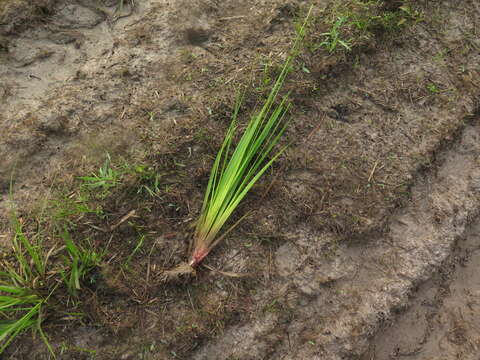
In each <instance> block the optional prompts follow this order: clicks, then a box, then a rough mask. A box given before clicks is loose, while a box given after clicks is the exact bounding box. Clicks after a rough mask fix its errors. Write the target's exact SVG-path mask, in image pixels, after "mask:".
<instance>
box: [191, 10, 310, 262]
mask: <svg viewBox="0 0 480 360" xmlns="http://www.w3.org/2000/svg"><path fill="white" fill-rule="evenodd" d="M311 10H312V8H310V10H309V12H308V14H307V16H306V18H305V20H304V22H303V24H302V25H301V26H300V27H298V29H297V36H296V38H295V42H294V44H293V47H292V50H291V53H290V55H289V56H288V57H287V59H286V61H285V63H284V64H283V67H282V69H281V72H280V74H279V75H278V77H277V79H276V81H275V83H274V84H273V87H272V89H271V91H270V93H269V95H268V97H267V98H266V100H265V101H264V103H263V106H262V107H261V109H260V111H259V112H258V113H256V114H254V115H253V116H252V117H251V118H250V121H249V123H248V125H247V127H246V129H245V131H244V133H243V135H242V136H241V138H240V140H239V142H238V144H237V145H236V147H235V149H233V151H232V147H233V145H232V143H233V139H234V136H235V130H236V128H237V116H238V112H239V109H240V105H241V103H242V97H241V96H240V97H239V99H238V100H237V102H236V106H235V109H234V112H233V117H232V122H231V124H230V127H229V128H228V130H227V133H226V135H225V138H224V141H223V144H222V146H221V148H220V150H219V151H218V153H217V156H216V159H215V161H214V163H213V167H212V170H211V173H210V178H209V181H208V185H207V189H206V191H205V196H204V201H203V206H202V209H201V212H200V216H199V219H198V221H197V224H196V228H195V232H194V235H193V252H192V254H191V258H190V261H189V266H190V267H191V268H194V267H195V266H197V265H198V264H199V263H200V262H201V261H202V260H203V259H204V258H205V256H207V254H208V253H209V252H210V251H211V250H212V249H213V248H214V247H215V246H216V245H217V244H218V243H219V242H220V241H221V240H222V239H223V238H224V237H225V236H226V235H227V234H228V233H229V232H230V231H231V230H232V229H233V228H235V226H236V225H237V224H238V223H239V222H240V221H241V219H240V220H239V221H238V222H237V223H235V224H234V225H233V226H231V227H230V228H229V229H228V230H227V231H225V232H224V233H223V234H222V235H220V236H219V233H220V231H221V230H222V228H223V227H224V225H225V223H226V222H227V220H228V219H229V218H230V217H231V215H232V214H233V212H234V211H235V209H236V208H237V207H238V206H239V204H240V202H241V201H242V199H243V198H244V197H245V196H246V195H247V193H248V192H249V190H250V189H251V188H252V187H253V185H254V184H255V183H256V182H257V181H258V180H259V179H260V177H261V176H262V175H263V174H264V173H265V172H266V171H267V170H268V169H269V168H270V166H271V165H272V164H273V163H274V161H275V160H276V159H277V158H278V157H279V156H280V155H281V154H282V153H283V152H284V150H285V149H286V146H284V147H281V148H280V149H277V145H278V144H279V141H280V139H281V137H282V135H283V134H284V132H285V130H286V127H287V125H288V121H289V120H288V119H287V113H288V110H289V107H290V103H289V102H288V95H285V96H283V97H281V96H280V92H281V90H282V88H283V85H284V82H285V79H286V77H287V75H288V74H289V73H290V72H291V71H292V69H293V61H294V59H295V58H296V56H297V54H298V52H299V49H300V47H301V44H302V41H303V38H304V36H305V33H306V29H307V25H308V23H309V18H310V13H311ZM276 149H277V150H276ZM242 219H243V218H242Z"/></svg>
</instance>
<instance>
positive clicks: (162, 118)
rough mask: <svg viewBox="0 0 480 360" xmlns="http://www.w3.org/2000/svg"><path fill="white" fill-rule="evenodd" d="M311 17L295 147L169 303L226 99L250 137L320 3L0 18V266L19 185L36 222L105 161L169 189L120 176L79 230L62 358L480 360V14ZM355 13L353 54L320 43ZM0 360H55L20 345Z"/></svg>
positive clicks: (434, 5) (137, 7) (53, 6)
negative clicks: (83, 272) (75, 286)
mask: <svg viewBox="0 0 480 360" xmlns="http://www.w3.org/2000/svg"><path fill="white" fill-rule="evenodd" d="M312 3H313V4H314V5H315V7H314V10H313V14H314V17H315V21H314V22H313V24H312V26H311V30H310V35H309V37H308V38H307V39H306V44H305V49H304V51H303V53H302V54H301V55H300V56H299V58H298V61H297V67H298V69H297V70H298V71H296V72H295V73H294V74H293V75H292V76H291V78H290V79H289V81H288V84H287V85H286V86H287V88H288V90H291V94H292V95H291V97H292V103H293V110H292V114H291V116H292V118H293V119H294V121H293V122H292V126H291V127H290V128H289V129H288V133H287V138H288V139H287V141H291V143H292V145H291V146H290V148H289V149H288V151H287V152H286V154H285V156H284V157H283V158H282V159H280V160H279V161H278V163H277V164H276V165H275V167H274V169H273V171H272V173H271V174H269V175H268V176H266V178H265V179H264V180H263V181H262V182H261V183H260V184H259V185H258V186H257V187H256V188H255V189H254V191H253V192H252V194H251V196H249V197H248V199H247V201H246V202H245V204H244V205H242V206H241V208H240V209H239V212H238V213H239V215H240V214H243V213H245V211H246V210H250V209H254V210H255V211H254V214H253V215H251V216H249V217H248V218H247V219H246V220H245V221H244V222H243V223H242V224H241V226H239V227H238V228H237V229H236V230H235V231H234V232H232V234H231V235H229V236H228V239H226V241H225V242H224V243H223V244H222V245H220V246H219V247H218V249H216V250H215V251H214V252H212V254H211V255H209V257H208V258H207V259H206V263H205V265H207V266H208V268H201V269H200V270H199V272H198V274H197V276H196V277H195V278H191V279H182V280H181V281H179V282H177V283H171V284H165V283H162V282H161V281H160V278H161V273H162V271H163V270H164V269H168V268H171V267H173V266H175V265H176V264H178V263H180V262H181V261H183V260H185V259H186V257H187V256H188V251H187V248H188V241H187V233H188V231H189V224H190V223H191V222H192V221H193V220H194V219H195V218H196V216H197V215H198V211H199V209H200V206H201V199H202V194H203V191H204V187H205V185H206V181H207V178H208V172H209V169H210V166H211V162H212V157H213V156H214V154H215V152H216V150H217V149H218V146H219V145H220V144H221V141H222V135H221V134H223V133H224V131H225V129H226V127H227V126H228V121H229V118H230V115H231V109H232V106H233V104H234V100H235V92H236V88H237V87H240V86H243V87H247V89H248V91H247V98H246V101H245V104H244V106H243V107H242V114H241V116H242V121H245V119H246V117H247V114H248V112H249V111H251V110H252V109H253V108H254V107H255V105H256V104H257V103H258V99H259V98H261V96H262V95H263V94H264V93H265V88H268V84H269V82H270V81H271V78H272V77H274V75H275V66H276V65H278V64H279V63H281V61H282V60H283V59H284V58H285V55H286V53H287V52H288V49H289V47H290V44H291V40H292V39H293V37H294V36H295V35H294V34H295V32H294V26H293V25H294V21H295V18H296V17H298V16H302V14H305V12H306V10H307V9H308V5H309V4H310V2H308V3H307V2H303V1H288V2H285V1H277V0H268V1H253V0H252V1H243V2H238V1H233V0H229V1H222V2H219V1H213V0H212V1H209V0H204V1H175V2H171V1H161V0H156V1H155V0H144V1H135V2H130V1H124V4H123V6H122V7H121V8H120V7H119V6H118V4H119V3H118V2H116V1H113V0H112V1H94V0H91V1H90V0H82V1H80V0H78V1H73V0H72V1H60V0H59V1H43V2H42V3H41V4H40V3H39V4H36V5H31V4H29V3H28V2H21V1H6V0H0V16H1V21H0V77H1V79H2V82H1V83H0V104H1V106H2V112H1V113H0V127H1V129H2V130H1V131H2V134H1V137H0V153H1V154H2V156H1V157H0V191H2V196H3V200H2V201H0V211H1V215H2V219H4V221H2V229H3V230H2V234H1V236H0V241H1V242H2V243H3V244H4V247H5V251H8V248H9V243H8V241H9V237H10V230H9V227H8V221H7V219H8V208H9V206H10V205H11V202H9V201H7V200H8V195H9V188H10V181H11V179H13V185H14V186H13V196H14V200H15V206H16V208H17V210H18V211H19V213H20V215H21V216H22V218H23V219H25V221H27V219H28V218H30V217H34V216H36V214H37V212H38V208H39V207H40V208H41V207H42V205H41V204H44V203H45V201H46V200H49V199H55V198H56V197H58V196H59V194H65V192H66V194H67V196H66V198H72V196H73V195H72V194H75V189H76V187H78V176H82V175H85V174H89V173H90V172H91V171H94V170H95V169H97V168H98V167H99V166H100V165H101V164H102V162H103V161H104V159H105V153H106V152H108V153H109V154H110V155H111V156H112V161H113V163H114V164H115V165H116V166H118V167H119V168H120V166H121V165H122V164H123V163H129V164H133V165H134V167H135V166H137V167H138V166H139V164H141V166H146V167H148V168H149V169H150V168H151V169H153V170H154V171H155V173H157V174H160V175H161V176H160V180H159V181H160V189H161V192H160V194H158V196H155V197H149V196H148V195H146V194H145V193H142V192H140V190H141V189H142V187H141V186H144V185H145V184H144V183H142V182H141V180H142V179H140V180H139V178H138V174H136V175H131V174H130V175H128V176H126V178H125V179H124V180H123V181H122V184H121V185H120V186H119V187H118V188H116V189H115V190H114V191H113V192H112V194H110V195H109V196H106V197H104V198H99V199H96V201H97V202H96V205H98V206H101V207H102V211H103V213H102V214H103V215H102V217H96V216H94V214H90V213H89V214H87V215H84V216H83V215H82V216H79V217H75V218H74V219H73V218H72V221H73V220H74V221H75V223H76V225H77V226H76V228H75V229H76V232H75V234H74V236H75V238H76V239H77V240H80V239H85V238H88V239H91V240H92V243H93V244H95V246H98V247H101V246H105V244H108V246H109V247H108V249H109V254H108V256H107V257H106V259H105V261H104V264H102V267H101V269H99V271H98V279H99V280H98V282H97V283H96V285H95V286H91V287H90V288H89V289H88V291H86V292H85V295H84V296H83V297H82V299H81V305H80V310H81V311H82V313H84V314H85V316H84V317H83V318H82V319H81V320H78V321H68V318H69V316H67V315H62V316H56V314H48V320H49V321H47V322H46V323H47V324H48V325H46V331H47V332H48V334H49V336H50V339H51V341H52V344H53V347H54V349H55V350H56V352H57V353H58V354H59V358H61V359H82V358H85V359H88V358H95V359H137V358H141V359H225V360H226V359H231V360H233V359H322V360H323V359H327V360H328V359H332V360H333V359H362V360H367V359H390V358H402V357H408V358H417V359H432V358H435V359H437V358H438V359H457V358H462V359H470V358H471V359H474V358H475V356H476V349H477V346H478V331H477V330H478V329H477V326H476V325H475V324H476V323H478V321H476V320H477V318H478V314H477V309H476V301H477V300H476V299H477V297H478V294H477V292H478V289H476V288H477V287H478V286H479V279H478V277H476V274H475V265H476V263H477V262H478V259H477V257H478V256H477V255H478V254H477V251H476V250H478V249H477V246H476V245H475V242H476V240H477V239H478V236H477V235H476V232H478V225H475V224H476V222H475V219H476V216H477V214H478V210H479V205H480V192H479V190H480V183H479V180H478V179H480V163H479V159H480V127H479V125H478V120H479V117H480V114H479V107H478V98H479V93H480V90H479V89H480V83H479V82H478V79H479V78H480V77H479V75H480V68H479V65H478V64H480V38H479V36H478V29H479V23H478V19H479V18H478V17H476V16H471V14H474V13H478V12H479V11H480V2H479V1H476V0H470V1H461V2H458V1H448V0H443V1H435V2H433V1H419V2H415V3H411V2H402V1H398V2H384V3H382V2H375V6H370V5H369V7H367V8H365V7H362V6H359V5H358V4H357V5H352V4H354V3H355V2H352V1H338V2H333V1H315V2H312ZM363 3H366V2H363ZM405 6H407V7H405ZM345 9H348V11H354V12H355V14H359V15H358V16H357V17H356V19H363V18H362V16H363V17H365V16H366V15H365V13H367V15H368V21H369V22H368V24H369V25H368V26H367V27H366V29H367V30H365V31H364V30H362V31H361V32H359V31H357V30H355V29H356V28H355V26H353V25H352V27H350V28H347V29H346V30H345V33H344V34H343V35H344V36H345V37H346V38H347V39H349V44H350V45H351V48H352V49H351V51H346V50H345V49H342V48H341V46H339V48H338V49H336V50H335V51H328V49H325V48H323V47H318V46H316V45H318V44H319V43H321V42H322V41H324V40H325V35H322V34H325V32H327V31H329V30H331V26H332V21H330V20H331V19H333V21H336V20H335V19H338V17H339V16H340V15H342V16H344V15H345V14H346V12H345V11H346V10H345ZM365 9H367V10H365ZM407 10H408V11H407ZM349 16H350V15H349ZM391 18H393V19H394V20H388V19H391ZM379 19H380V20H381V21H380V20H379ZM385 19H387V20H385ZM265 64H270V66H269V67H268V68H266V67H265ZM265 69H267V70H265ZM12 174H13V175H12ZM39 204H40V205H39ZM133 210H135V216H133V217H131V218H129V221H125V222H122V221H121V219H122V218H123V217H124V216H125V215H126V214H130V213H131V211H133ZM471 223H474V225H473V226H471V225H470V224H471ZM116 224H117V225H116ZM99 229H100V230H99ZM105 229H107V230H105ZM139 236H140V238H141V239H145V240H142V241H144V245H143V248H142V249H141V250H140V254H137V256H132V257H130V254H132V251H133V249H135V246H136V244H138V241H139V240H138V238H139ZM52 241H53V240H52ZM125 259H129V261H130V260H131V263H130V271H124V268H122V266H121V265H122V264H124V262H125ZM212 269H214V270H212ZM215 269H217V270H220V271H217V270H215ZM231 273H233V274H235V275H236V276H234V277H232V276H227V275H228V274H231ZM225 274H227V275H225ZM77 311H78V309H77ZM32 354H35V355H34V357H32ZM7 358H11V359H32V358H36V359H46V358H49V354H48V352H47V351H46V350H45V347H44V345H43V343H42V342H41V340H40V339H38V337H36V338H33V339H32V337H31V335H30V334H25V335H23V336H22V337H21V338H19V339H18V340H17V341H16V342H15V343H14V344H12V345H11V346H10V348H9V350H8V354H7Z"/></svg>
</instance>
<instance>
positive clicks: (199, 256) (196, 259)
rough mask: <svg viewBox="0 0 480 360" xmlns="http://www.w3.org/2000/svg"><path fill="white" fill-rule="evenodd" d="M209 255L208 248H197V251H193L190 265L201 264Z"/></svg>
mask: <svg viewBox="0 0 480 360" xmlns="http://www.w3.org/2000/svg"><path fill="white" fill-rule="evenodd" d="M207 255H208V250H206V249H198V250H195V252H194V253H193V255H192V257H191V259H190V262H189V263H188V265H190V266H191V267H193V268H194V267H196V266H197V265H198V264H200V263H201V262H202V260H203V259H204V258H205V256H207Z"/></svg>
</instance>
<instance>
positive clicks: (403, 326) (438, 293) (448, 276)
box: [363, 221, 480, 359]
mask: <svg viewBox="0 0 480 360" xmlns="http://www.w3.org/2000/svg"><path fill="white" fill-rule="evenodd" d="M479 231H480V226H479V223H478V221H475V222H474V224H473V225H472V226H471V227H470V229H469V230H468V231H467V232H466V233H465V235H464V236H463V237H462V238H460V239H459V240H458V242H457V244H456V246H455V248H454V250H453V251H452V254H451V255H450V257H449V258H448V259H447V260H446V261H445V262H444V263H443V264H442V267H441V268H440V270H439V271H438V272H437V273H436V274H434V275H433V276H432V278H431V279H429V280H428V281H426V282H424V283H422V284H421V285H420V286H419V287H418V289H417V290H416V292H415V295H414V296H413V297H412V299H411V301H410V305H409V307H408V309H407V310H406V311H402V312H401V313H400V314H399V315H398V316H396V318H395V321H394V322H393V323H392V324H391V325H389V326H386V327H384V328H383V329H382V330H381V332H379V335H377V336H376V337H375V340H374V341H373V342H372V343H371V345H370V349H369V351H368V352H367V353H366V354H365V355H364V357H363V359H402V358H407V357H408V358H409V359H476V358H478V347H479V340H480V337H479V336H480V334H479V329H478V323H479V316H480V315H479V311H478V304H479V295H480V292H479V288H480V282H479V276H478V265H479V251H478V250H479V234H480V233H479Z"/></svg>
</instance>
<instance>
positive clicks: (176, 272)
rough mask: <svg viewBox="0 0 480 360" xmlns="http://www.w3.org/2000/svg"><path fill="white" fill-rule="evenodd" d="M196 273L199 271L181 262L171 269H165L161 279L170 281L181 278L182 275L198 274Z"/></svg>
mask: <svg viewBox="0 0 480 360" xmlns="http://www.w3.org/2000/svg"><path fill="white" fill-rule="evenodd" d="M196 275H197V272H196V271H195V269H194V268H193V267H192V266H191V265H189V264H187V263H181V264H179V265H177V266H175V267H174V268H173V269H171V270H166V271H164V272H163V273H162V275H161V281H162V282H170V281H175V280H179V279H180V278H182V277H190V276H196Z"/></svg>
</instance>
